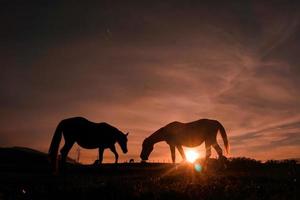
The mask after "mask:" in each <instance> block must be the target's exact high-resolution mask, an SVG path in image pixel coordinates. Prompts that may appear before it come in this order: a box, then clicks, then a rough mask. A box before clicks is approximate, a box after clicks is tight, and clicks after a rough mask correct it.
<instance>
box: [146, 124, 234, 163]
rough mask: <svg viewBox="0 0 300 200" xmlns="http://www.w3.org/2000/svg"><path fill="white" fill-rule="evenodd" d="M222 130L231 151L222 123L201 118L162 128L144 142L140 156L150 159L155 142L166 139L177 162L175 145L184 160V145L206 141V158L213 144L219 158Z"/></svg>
mask: <svg viewBox="0 0 300 200" xmlns="http://www.w3.org/2000/svg"><path fill="white" fill-rule="evenodd" d="M218 131H220V133H221V136H222V138H223V141H224V145H225V148H226V151H227V153H228V151H229V144H228V139H227V134H226V131H225V129H224V127H223V126H222V124H221V123H220V122H218V121H216V120H211V119H200V120H197V121H193V122H189V123H181V122H177V121H175V122H172V123H169V124H167V125H166V126H164V127H162V128H160V129H159V130H157V131H156V132H154V133H153V134H152V135H150V136H149V137H147V138H146V139H145V140H144V142H143V148H142V152H141V154H140V157H141V159H142V161H146V160H148V157H149V155H150V153H151V152H152V150H153V146H154V144H156V143H158V142H161V141H165V142H167V143H168V144H169V146H170V151H171V157H172V161H173V163H175V159H176V158H175V147H176V148H177V149H178V151H179V153H180V154H181V156H182V158H183V160H185V159H186V157H185V153H184V151H183V149H182V146H187V147H195V146H199V145H201V144H202V143H203V142H205V148H206V159H208V158H209V157H210V156H211V146H213V147H214V149H215V150H216V151H217V153H218V155H219V158H222V159H223V158H224V159H226V157H225V156H223V152H222V149H221V147H220V146H219V145H218V143H217V139H216V138H217V133H218Z"/></svg>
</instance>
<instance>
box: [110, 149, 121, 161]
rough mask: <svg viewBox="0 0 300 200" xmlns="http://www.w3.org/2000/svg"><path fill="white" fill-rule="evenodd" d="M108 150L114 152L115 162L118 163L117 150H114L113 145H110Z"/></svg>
mask: <svg viewBox="0 0 300 200" xmlns="http://www.w3.org/2000/svg"><path fill="white" fill-rule="evenodd" d="M110 150H111V151H112V152H113V153H114V154H115V158H116V160H115V163H118V159H119V154H118V152H117V151H116V147H115V145H113V146H111V147H110Z"/></svg>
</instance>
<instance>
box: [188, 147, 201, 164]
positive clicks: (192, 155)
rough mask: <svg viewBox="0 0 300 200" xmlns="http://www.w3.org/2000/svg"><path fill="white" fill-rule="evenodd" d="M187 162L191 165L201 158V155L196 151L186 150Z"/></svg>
mask: <svg viewBox="0 0 300 200" xmlns="http://www.w3.org/2000/svg"><path fill="white" fill-rule="evenodd" d="M185 156H186V160H187V161H188V162H190V163H194V162H195V161H196V160H197V159H198V158H199V157H200V155H199V153H198V152H197V151H196V150H192V149H189V150H185Z"/></svg>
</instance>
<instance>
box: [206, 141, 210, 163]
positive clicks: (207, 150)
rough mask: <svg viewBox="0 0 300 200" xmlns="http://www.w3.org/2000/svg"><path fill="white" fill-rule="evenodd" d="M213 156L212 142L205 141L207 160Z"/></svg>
mask: <svg viewBox="0 0 300 200" xmlns="http://www.w3.org/2000/svg"><path fill="white" fill-rule="evenodd" d="M210 156H211V142H209V141H205V159H206V160H208V159H209V158H210Z"/></svg>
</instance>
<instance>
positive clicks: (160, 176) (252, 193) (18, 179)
mask: <svg viewBox="0 0 300 200" xmlns="http://www.w3.org/2000/svg"><path fill="white" fill-rule="evenodd" d="M215 162H216V161H215V160H211V161H210V164H209V166H208V167H210V168H211V169H209V170H207V171H203V170H202V169H200V170H199V168H197V169H198V171H196V170H195V168H194V167H195V166H194V165H192V164H177V165H173V164H159V163H146V164H141V163H122V164H117V165H116V164H104V165H102V166H83V165H74V164H69V165H68V166H67V168H66V171H65V172H63V173H61V174H59V175H57V176H53V175H52V174H51V173H50V172H49V168H48V167H46V166H44V167H42V166H39V165H36V166H32V167H28V166H27V167H26V165H24V166H25V167H21V166H15V167H11V166H8V165H3V164H2V165H0V166H1V167H2V170H1V173H0V174H1V181H0V199H151V200H153V199H173V200H174V199H185V200H188V199H231V200H232V199H299V188H300V187H299V165H297V164H276V163H275V164H274V163H273V164H272V163H271V164H270V163H269V164H258V163H255V162H254V163H251V162H249V163H247V162H246V163H245V162H240V164H239V162H237V163H234V162H230V163H229V164H228V165H227V167H226V168H218V167H216V166H217V165H215V164H214V163H215Z"/></svg>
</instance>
